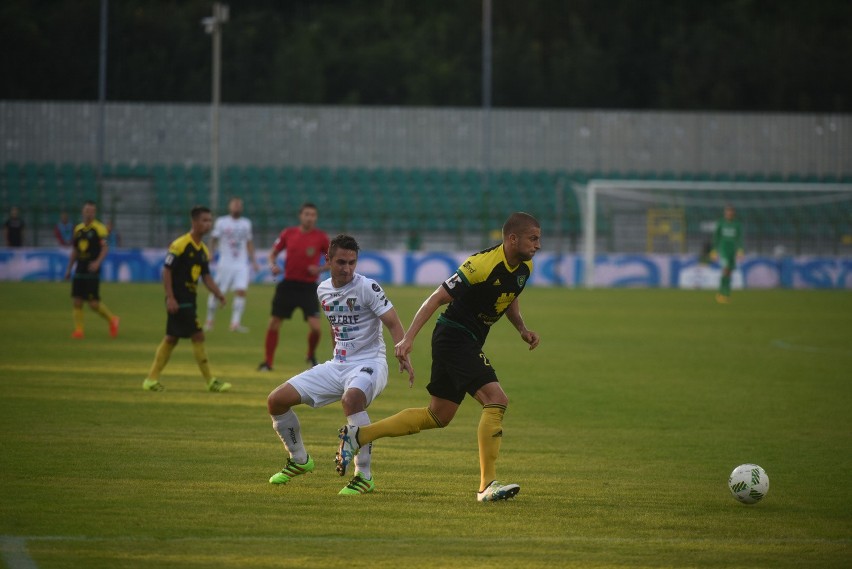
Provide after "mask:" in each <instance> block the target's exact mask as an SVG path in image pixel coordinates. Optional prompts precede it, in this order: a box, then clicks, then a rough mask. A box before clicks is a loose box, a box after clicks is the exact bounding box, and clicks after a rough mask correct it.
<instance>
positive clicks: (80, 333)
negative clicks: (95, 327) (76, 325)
mask: <svg viewBox="0 0 852 569" xmlns="http://www.w3.org/2000/svg"><path fill="white" fill-rule="evenodd" d="M71 337H72V338H74V339H75V340H82V339H83V338H85V334H83V331H82V330H74V331H73V332H71Z"/></svg>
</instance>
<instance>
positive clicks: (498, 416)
mask: <svg viewBox="0 0 852 569" xmlns="http://www.w3.org/2000/svg"><path fill="white" fill-rule="evenodd" d="M540 247H541V226H540V225H539V223H538V220H536V219H535V218H534V217H533V216H531V215H529V214H527V213H523V212H516V213H513V214H512V215H511V216H509V219H508V220H506V223H505V224H504V225H503V242H502V243H501V244H500V245H496V246H494V247H492V248H490V249H486V250H484V251H481V252H479V253H476V254H474V255H471V256H470V257H468V259H467V260H466V261H465V262H464V263H463V264H462V266H461V267H459V268H458V270H457V271H456V272H455V273H454V274H453V275H452V276H451V277H449V278H448V279H447V280H446V281H444V282H443V283H442V284H441V286H439V287H438V288H437V289H436V290H435V292H433V293H432V295H431V296H429V298H427V299H426V301H425V302H424V303H423V304H422V305H421V306H420V309H419V310H418V311H417V314H415V315H414V320H413V321H412V322H411V326H410V327H409V328H408V331H407V332H406V333H405V335H404V336H403V339H402V340H401V341H400V342H399V343H398V344H397V345H396V349H395V355H396V357H397V359H399V360H400V361H403V360H404V358H407V357H408V355H409V354H410V353H411V350H412V348H413V346H414V338H415V337H416V336H417V333H418V332H419V331H420V329H421V328H422V327H423V326H424V325H425V324H426V322H428V321H429V319H430V318H431V317H432V315H433V314H434V313H435V311H436V310H438V308H440V307H441V306H443V305H445V304H449V306H448V307H447V310H446V311H445V312H444V313H443V314H441V315H440V316H439V317H438V322H437V323H436V325H435V330H434V332H433V333H432V376H431V379H430V381H429V385H427V386H426V389H427V390H428V391H429V394H430V395H431V400H430V402H429V406H428V407H426V408H421V409H405V410H404V411H400V412H399V413H397V414H396V415H394V416H392V417H388V418H386V419H383V420H381V421H378V422H377V423H372V424H370V425H366V426H362V427H357V426H355V425H346V426H344V427H342V428H341V429H340V432H339V438H340V447H339V449H338V453H337V459H336V462H337V467H338V473H340V474H341V475H342V474H345V472H346V466H347V465H348V464H349V462H350V461H351V460H352V458H353V457H354V455H355V454H356V453H357V452H358V449H359V448H360V447H362V446H364V445H367V444H369V443H370V442H372V441H374V440H376V439H379V438H383V437H398V436H403V435H411V434H414V433H418V432H420V431H421V430H424V429H434V428H436V427H445V426H446V425H448V424H449V423H450V421H451V420H452V419H453V417H455V414H456V411H458V408H459V405H461V402H462V401H463V400H464V397H465V394H469V395H471V396H472V397H474V398H475V399H476V400H477V401H479V403H480V404H481V405H482V415H481V417H480V421H479V427H478V430H477V438H478V441H479V466H480V485H479V492H477V500H479V501H481V502H490V501H494V500H505V499H508V498H511V497H513V496H515V494H517V493H518V492H519V491H520V486H518V485H517V484H502V483H500V482H497V480H496V462H497V456H498V454H499V452H500V442H501V441H502V437H503V414H504V413H505V411H506V406H507V405H508V403H509V399H508V397H507V396H506V394H505V393H504V392H503V389H502V388H501V387H500V383H499V382H498V381H497V374H496V372H495V371H494V368H493V367H492V366H491V362H490V361H489V360H488V358H487V357H486V356H485V354H484V353H483V352H482V346H483V344H484V343H485V339H486V337H487V336H488V330H489V329H490V327H491V326H492V325H493V324H494V323H495V322H497V320H499V319H500V317H501V316H503V314H505V315H506V316H507V317H508V319H509V321H510V322H511V323H512V325H513V326H514V327H515V328H516V329H517V330H518V333H519V334H520V336H521V339H522V340H523V341H524V342H526V343H527V344H529V349H530V350H532V349H534V348H535V347H536V346H538V343H539V336H538V334H537V333H536V332H533V331H532V330H529V329H527V327H526V325H525V324H524V319H523V317H522V316H521V308H520V304H519V303H518V296H519V295H520V294H521V292H523V290H524V287H525V286H526V284H527V282H529V279H530V276H531V275H532V268H533V264H532V258H533V256H534V255H535V253H536V251H538V250H539V248H540Z"/></svg>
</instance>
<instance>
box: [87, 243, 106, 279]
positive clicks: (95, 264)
mask: <svg viewBox="0 0 852 569" xmlns="http://www.w3.org/2000/svg"><path fill="white" fill-rule="evenodd" d="M108 250H109V246H108V245H107V242H106V239H101V252H100V254H99V255H98V256H97V258H96V259H95V260H94V261H92V262H91V263H90V264H89V272H90V273H97V272H98V269H100V268H101V263H103V261H104V259H105V258H106V256H107V252H108Z"/></svg>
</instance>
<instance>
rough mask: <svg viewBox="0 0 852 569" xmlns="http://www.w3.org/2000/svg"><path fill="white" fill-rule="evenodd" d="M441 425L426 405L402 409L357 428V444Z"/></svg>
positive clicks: (413, 432)
mask: <svg viewBox="0 0 852 569" xmlns="http://www.w3.org/2000/svg"><path fill="white" fill-rule="evenodd" d="M443 426H444V425H442V424H441V423H440V422H439V421H438V419H437V418H435V415H433V414H432V411H431V410H430V409H429V408H428V407H424V408H422V409H403V410H402V411H400V412H399V413H397V414H396V415H393V416H392V417H387V418H386V419H382V420H381V421H377V422H375V423H370V424H369V425H364V426H363V427H361V428H360V429H359V430H358V444H359V445H361V446H366V445H368V444H369V443H371V442H373V441H374V440H376V439H381V438H384V437H402V436H404V435H413V434H415V433H419V432H420V431H425V430H426V429H435V428H438V427H443Z"/></svg>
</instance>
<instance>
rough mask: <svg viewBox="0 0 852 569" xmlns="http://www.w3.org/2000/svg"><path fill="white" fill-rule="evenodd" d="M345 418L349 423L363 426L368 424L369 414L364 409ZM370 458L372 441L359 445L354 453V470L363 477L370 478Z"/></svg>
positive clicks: (371, 473) (371, 472) (371, 474)
mask: <svg viewBox="0 0 852 569" xmlns="http://www.w3.org/2000/svg"><path fill="white" fill-rule="evenodd" d="M346 420H347V422H348V423H349V424H350V425H355V426H356V427H363V426H364V425H369V424H370V416H369V415H367V412H366V411H361V412H359V413H355V414H354V415H349V416H348V417H346ZM372 458H373V443H370V444H368V445H367V446H365V447H361V450H360V451H358V454H356V455H355V472H357V473H358V474H360V475H361V476H362V477H363V478H372V477H373V471H372V470H371V469H370V462H371V460H372Z"/></svg>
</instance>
